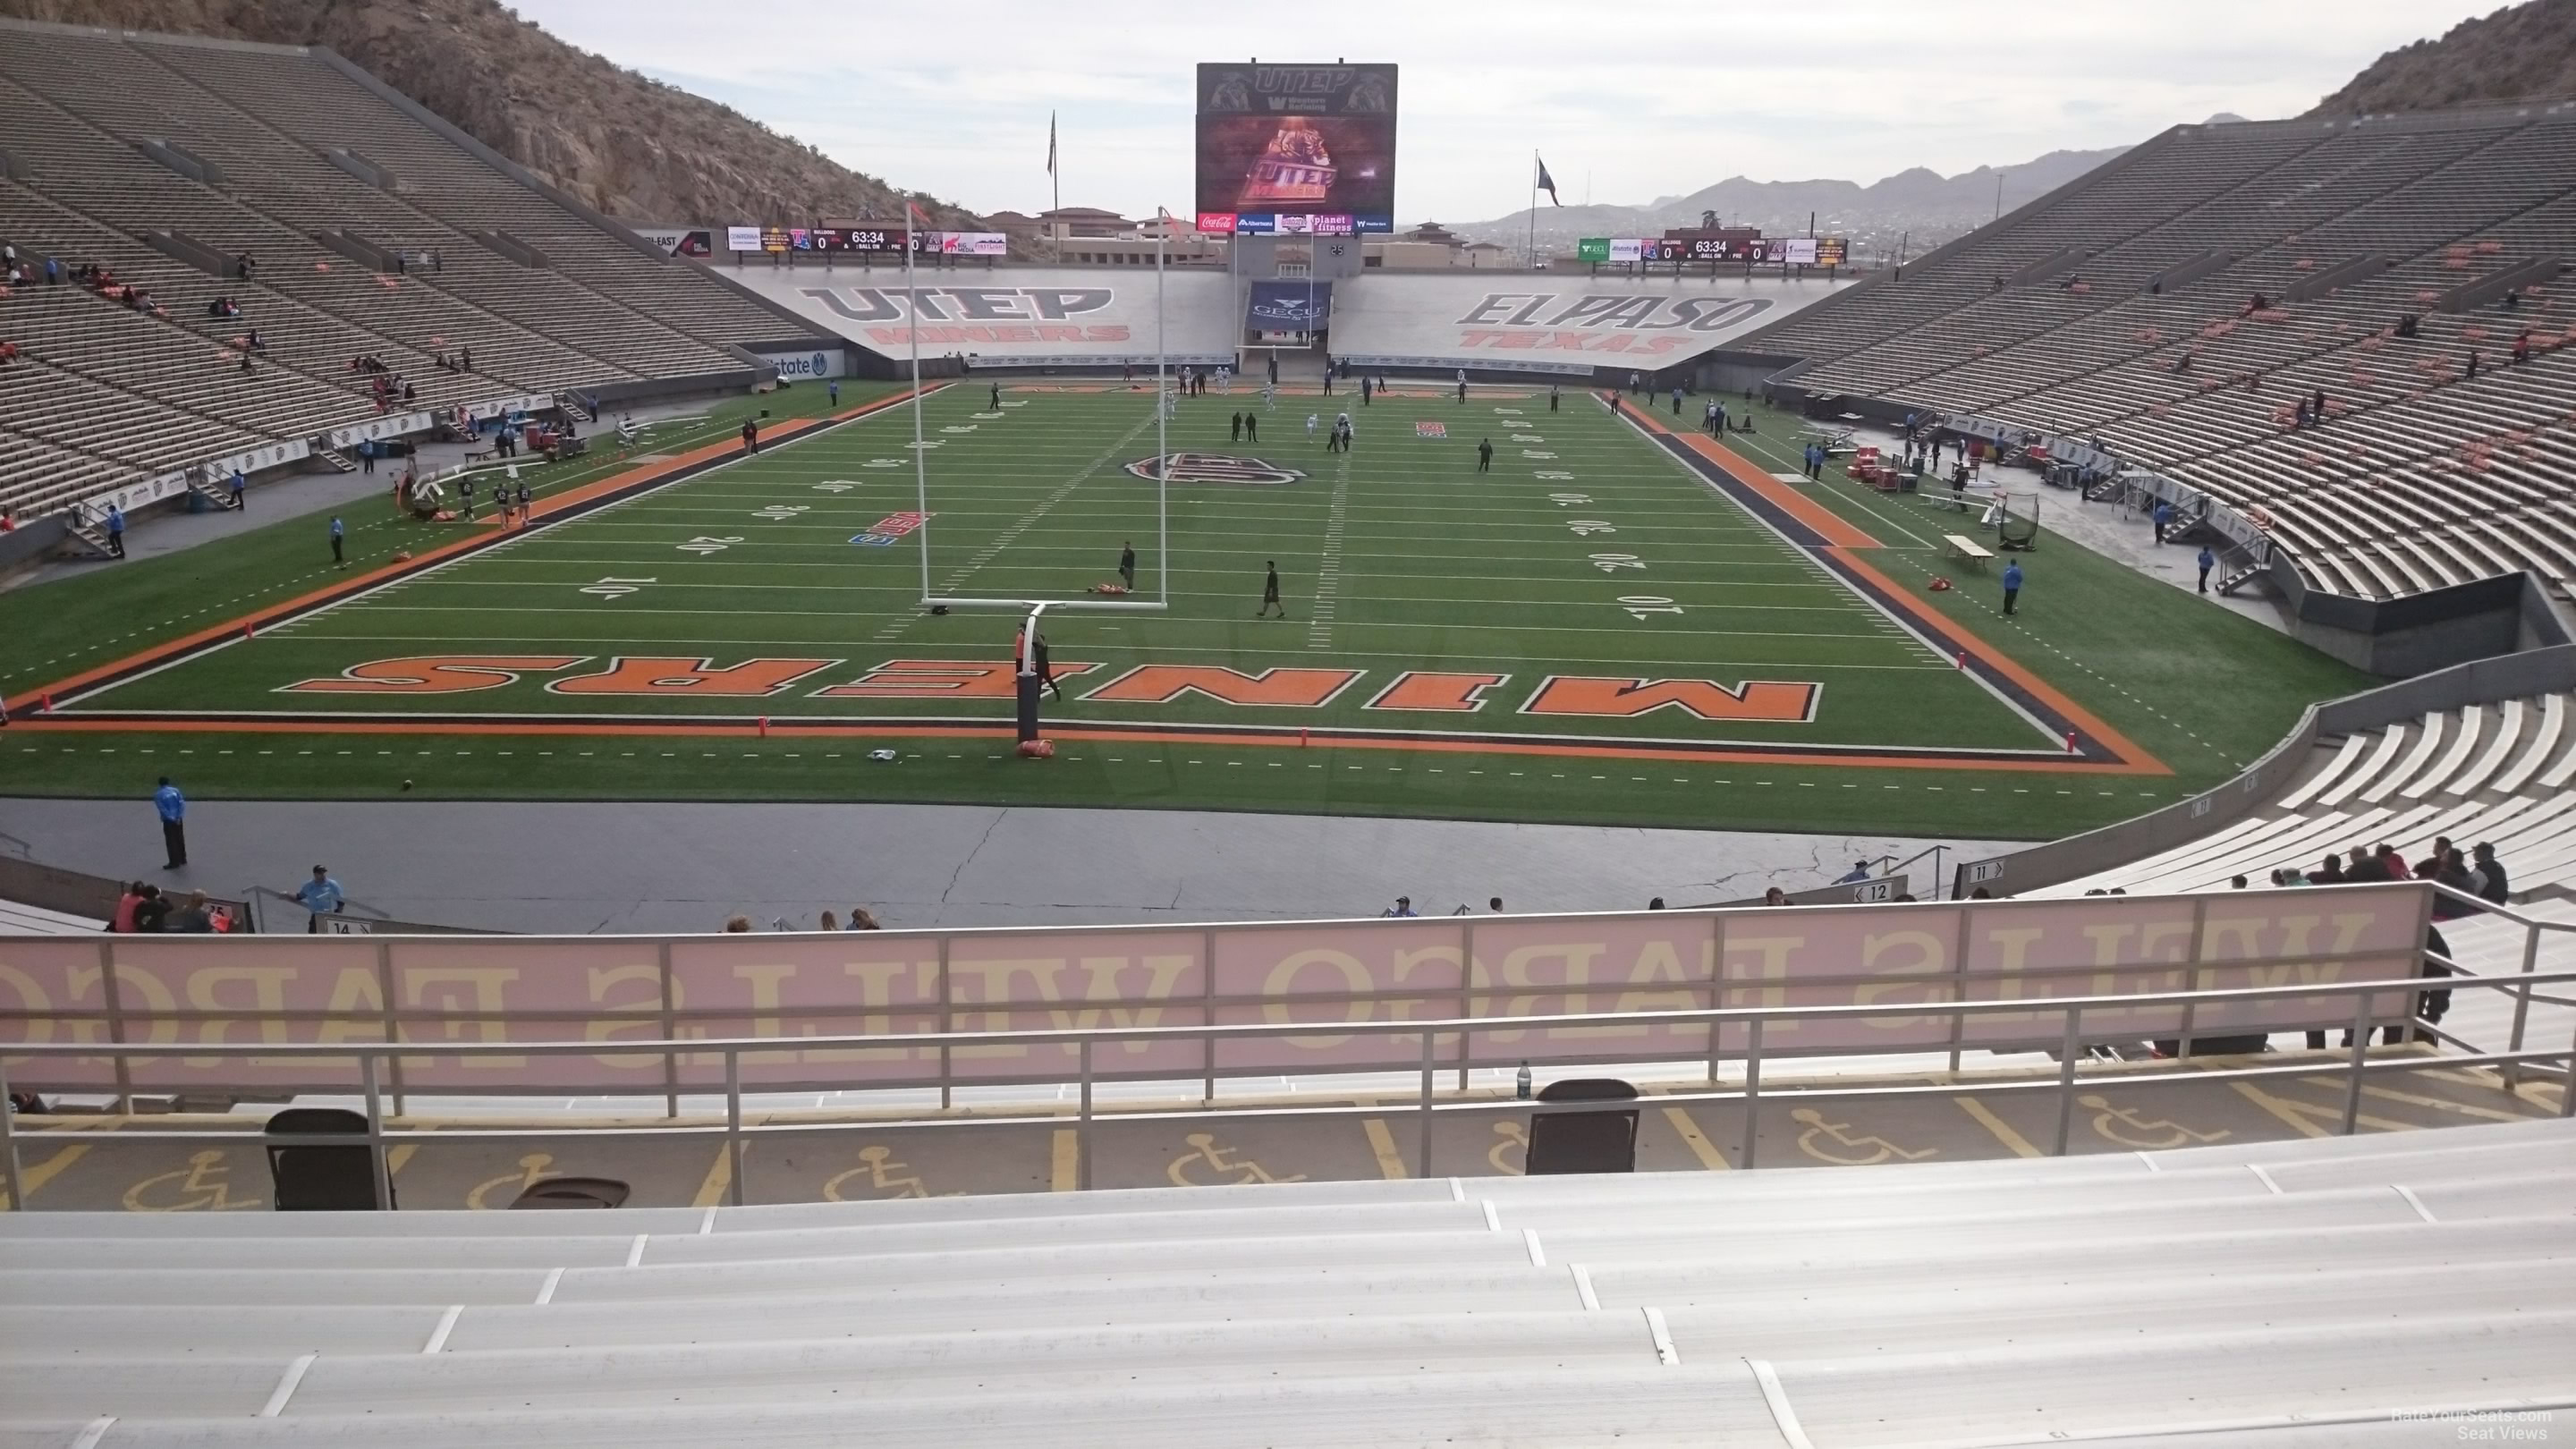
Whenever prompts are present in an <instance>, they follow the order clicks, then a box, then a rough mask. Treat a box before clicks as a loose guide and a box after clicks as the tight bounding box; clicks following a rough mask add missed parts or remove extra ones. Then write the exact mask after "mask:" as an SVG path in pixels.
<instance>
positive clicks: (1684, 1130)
mask: <svg viewBox="0 0 2576 1449" xmlns="http://www.w3.org/2000/svg"><path fill="white" fill-rule="evenodd" d="M1664 1120H1665V1121H1667V1122H1670V1123H1672V1124H1673V1134H1674V1135H1675V1136H1677V1137H1679V1138H1681V1140H1682V1145H1683V1146H1684V1147H1687V1148H1689V1149H1690V1150H1691V1156H1693V1157H1696V1158H1698V1159H1699V1165H1700V1166H1702V1167H1705V1168H1707V1169H1708V1170H1709V1171H1711V1172H1724V1171H1726V1170H1727V1169H1728V1168H1731V1167H1733V1166H1734V1165H1735V1164H1734V1163H1732V1162H1729V1161H1727V1160H1726V1154H1725V1153H1723V1152H1720V1151H1718V1150H1717V1144H1716V1143H1714V1142H1711V1141H1709V1140H1708V1134H1707V1133H1705V1132H1702V1131H1701V1130H1699V1124H1698V1123H1697V1122H1694V1121H1692V1120H1691V1114H1690V1113H1688V1112H1685V1111H1683V1110H1682V1109H1681V1108H1679V1107H1666V1108H1665V1109H1664Z"/></svg>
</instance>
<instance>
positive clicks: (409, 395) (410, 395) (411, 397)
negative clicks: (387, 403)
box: [403, 382, 420, 402]
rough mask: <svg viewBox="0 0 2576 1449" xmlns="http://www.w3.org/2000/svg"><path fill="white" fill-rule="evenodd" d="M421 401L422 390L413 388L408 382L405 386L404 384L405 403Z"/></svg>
mask: <svg viewBox="0 0 2576 1449" xmlns="http://www.w3.org/2000/svg"><path fill="white" fill-rule="evenodd" d="M419 400H420V389H419V388H416V387H414V386H412V385H411V384H410V383H408V382H406V383H404V384H403V401H404V402H418V401H419Z"/></svg>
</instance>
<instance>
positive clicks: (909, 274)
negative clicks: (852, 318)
mask: <svg viewBox="0 0 2576 1449" xmlns="http://www.w3.org/2000/svg"><path fill="white" fill-rule="evenodd" d="M914 212H915V209H914V207H913V204H912V203H911V202H910V201H906V202H905V203H904V204H903V318H904V329H903V330H904V331H905V332H907V333H910V334H911V336H912V486H913V491H914V493H915V494H916V495H917V497H918V499H919V501H918V502H916V503H915V504H914V505H913V510H914V511H915V512H917V513H919V514H920V515H921V519H920V521H919V522H918V523H916V524H915V525H914V526H913V532H914V533H915V535H916V536H918V537H919V538H920V540H921V597H922V598H923V599H924V600H925V601H926V600H928V599H929V598H930V450H929V449H927V448H925V447H923V446H922V445H921V288H920V287H919V286H918V285H917V284H915V282H914V281H913V271H912V254H913V253H914V252H915V251H917V250H919V248H920V243H919V242H918V241H917V240H916V239H915V237H914V235H913V230H912V218H913V216H914Z"/></svg>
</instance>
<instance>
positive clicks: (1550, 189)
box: [1532, 154, 1565, 206]
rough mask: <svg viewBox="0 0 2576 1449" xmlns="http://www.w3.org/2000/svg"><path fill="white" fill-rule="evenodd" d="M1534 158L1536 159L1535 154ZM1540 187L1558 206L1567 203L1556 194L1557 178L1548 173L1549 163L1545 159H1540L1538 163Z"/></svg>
mask: <svg viewBox="0 0 2576 1449" xmlns="http://www.w3.org/2000/svg"><path fill="white" fill-rule="evenodd" d="M1532 159H1536V156H1535V154H1533V157H1532ZM1538 189H1539V190H1541V191H1544V192H1546V193H1547V199H1548V200H1549V201H1550V202H1551V203H1553V204H1555V205H1557V206H1563V205H1565V202H1564V201H1563V200H1562V199H1561V198H1559V197H1558V196H1557V194H1556V178H1555V177H1553V176H1550V175H1548V174H1547V163H1546V162H1545V161H1539V163H1538Z"/></svg>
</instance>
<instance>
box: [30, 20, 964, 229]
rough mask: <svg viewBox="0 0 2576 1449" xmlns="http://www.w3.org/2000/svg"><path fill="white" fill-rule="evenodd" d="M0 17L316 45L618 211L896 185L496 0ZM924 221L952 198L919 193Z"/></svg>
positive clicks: (869, 203) (833, 210)
mask: <svg viewBox="0 0 2576 1449" xmlns="http://www.w3.org/2000/svg"><path fill="white" fill-rule="evenodd" d="M0 15H6V16H10V17H13V18H16V19H21V20H50V21H56V22H59V23H62V24H68V25H99V26H108V27H112V28H116V29H123V30H159V31H170V32H174V33H177V34H182V35H210V36H216V37H219V38H222V39H227V40H254V41H263V42H266V43H269V44H274V45H318V46H328V47H330V48H331V49H333V50H336V51H338V52H339V53H340V54H342V55H344V56H347V57H348V58H349V59H350V60H353V61H355V62H357V63H358V64H359V65H362V66H365V67H366V68H367V69H368V70H370V71H373V72H374V73H375V74H376V76H377V77H378V78H380V79H382V80H383V81H385V82H386V83H387V84H389V85H391V86H393V87H394V88H395V89H396V90H399V91H401V92H402V93H403V94H405V95H407V96H410V97H411V98H412V99H413V100H416V101H418V102H420V103H421V104H422V105H424V106H427V107H428V108H429V109H430V110H432V111H435V112H437V113H438V114H439V115H441V116H443V117H445V118H446V119H447V120H448V121H449V122H450V123H452V124H454V125H455V126H456V127H458V128H459V129H461V130H463V131H465V132H466V133H467V134H469V135H471V136H473V137H474V138H475V139H477V140H479V141H481V142H483V143H484V144H485V145H487V146H490V147H491V148H492V149H494V150H496V151H498V152H500V153H501V154H502V155H504V156H507V157H509V158H510V159H511V160H513V161H516V162H518V163H519V164H520V165H522V166H525V167H527V168H528V169H529V170H531V171H534V172H536V173H537V174H538V175H540V176H543V177H545V178H546V179H547V180H549V181H551V182H553V183H554V184H555V185H557V186H560V187H562V188H563V189H564V190H566V191H568V192H570V193H572V194H573V195H575V196H578V197H580V198H581V199H582V200H584V201H586V202H588V203H590V204H591V205H593V206H595V207H597V208H599V209H600V210H602V211H604V212H607V213H608V214H609V215H611V216H614V217H617V218H619V219H621V220H625V221H630V222H638V223H667V224H680V223H691V224H702V225H713V226H723V225H726V224H728V223H733V222H759V221H767V222H777V223H788V222H796V221H823V220H840V219H850V220H862V219H864V220H881V219H894V218H899V217H901V216H902V214H903V197H904V193H902V192H899V191H897V190H896V189H895V188H893V187H892V186H889V185H888V184H886V183H885V182H883V181H880V180H878V179H876V178H875V177H873V176H862V175H860V174H859V173H857V172H855V171H852V170H850V169H849V168H847V167H845V166H842V165H840V164H839V163H837V162H834V161H832V160H830V159H829V158H827V157H825V156H824V155H823V154H822V153H821V152H819V151H817V150H815V149H814V148H812V147H810V146H808V145H806V144H804V143H803V142H801V141H798V140H796V139H795V138H793V137H790V136H782V135H780V134H778V133H777V132H775V131H772V130H770V129H769V128H768V127H766V126H763V125H761V124H760V123H759V122H757V121H754V120H752V119H751V118H750V117H748V116H745V115H743V114H742V113H741V112H739V111H735V110H732V109H731V108H729V107H725V106H720V105H718V104H716V103H715V102H713V101H709V100H705V99H703V98H701V97H698V96H694V95H691V94H689V93H688V92H686V91H682V90H677V89H674V88H672V87H670V86H666V85H663V84H662V83H660V82H658V81H654V80H650V79H647V78H646V77H644V76H642V75H638V74H636V73H635V72H633V71H630V70H625V69H621V68H620V67H618V66H617V65H615V64H613V63H611V62H610V61H608V60H607V59H605V58H603V57H600V56H596V55H592V54H590V53H588V52H587V51H581V50H576V49H574V48H573V47H572V46H569V45H567V44H565V43H564V42H562V41H560V40H557V39H555V38H554V37H553V36H551V35H549V34H547V33H546V32H545V31H544V30H543V29H542V28H540V27H539V26H538V25H537V24H536V23H535V22H533V21H522V20H520V19H518V18H517V17H516V16H515V15H514V14H513V13H512V12H511V11H509V10H508V9H506V8H504V7H503V6H501V5H500V4H498V3H496V0H0ZM915 199H916V200H917V201H919V202H920V204H921V205H922V206H923V208H924V209H925V210H927V211H928V212H929V213H930V215H931V217H932V219H933V220H934V222H936V223H939V224H942V225H949V226H956V227H961V228H964V227H973V226H975V225H977V224H978V223H977V218H976V217H975V216H974V215H973V214H972V213H970V212H967V211H966V210H964V209H963V208H960V207H956V206H952V205H949V204H947V203H945V202H938V201H933V200H931V199H929V198H927V197H919V196H916V197H915Z"/></svg>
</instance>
